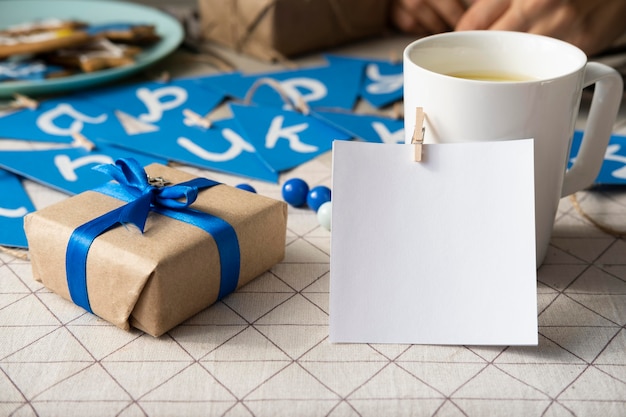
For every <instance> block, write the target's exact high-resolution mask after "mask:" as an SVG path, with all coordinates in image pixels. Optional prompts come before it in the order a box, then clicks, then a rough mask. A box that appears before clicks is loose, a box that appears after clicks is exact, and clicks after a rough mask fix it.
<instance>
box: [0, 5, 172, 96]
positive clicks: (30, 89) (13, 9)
mask: <svg viewBox="0 0 626 417" xmlns="http://www.w3.org/2000/svg"><path fill="white" fill-rule="evenodd" d="M46 18H57V19H68V20H69V19H72V20H80V21H84V22H86V23H93V24H99V23H146V24H152V25H154V26H155V28H156V31H157V33H158V34H159V36H161V40H160V41H159V42H157V43H156V44H155V45H152V46H150V47H148V48H146V49H145V50H144V51H143V52H141V53H140V54H139V55H138V56H137V57H136V60H135V63H134V64H132V65H127V66H124V67H118V68H110V69H104V70H100V71H95V72H92V73H81V74H76V75H70V76H67V77H61V78H53V79H47V80H36V81H5V82H0V97H11V96H13V94H15V93H20V94H24V95H28V96H37V95H44V94H55V93H62V92H68V91H73V90H78V89H84V88H89V87H93V86H96V85H100V84H104V83H107V82H111V81H114V80H118V79H121V78H123V77H127V76H129V75H131V74H134V73H137V72H138V71H141V70H143V69H145V68H146V67H148V66H149V65H152V64H153V63H155V62H157V61H158V60H160V59H161V58H164V57H165V56H167V55H168V54H170V53H171V52H172V51H174V50H175V49H176V48H177V47H178V46H179V45H180V43H181V42H182V40H183V36H184V31H183V28H182V25H181V24H180V23H179V22H178V21H177V20H176V19H174V18H173V17H172V16H170V15H168V14H166V13H164V12H161V11H159V10H157V9H154V8H151V7H148V6H143V5H140V4H135V3H126V2H122V1H115V0H108V1H107V0H0V29H3V28H6V27H7V26H11V25H16V24H20V23H26V22H32V21H36V20H41V19H46Z"/></svg>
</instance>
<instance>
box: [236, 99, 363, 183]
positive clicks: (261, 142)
mask: <svg viewBox="0 0 626 417" xmlns="http://www.w3.org/2000/svg"><path fill="white" fill-rule="evenodd" d="M230 107H231V110H232V112H233V114H234V115H235V119H236V120H237V122H238V123H239V124H240V125H241V128H242V130H243V131H244V132H246V137H247V138H248V140H249V141H250V143H252V144H253V146H254V147H255V148H256V150H257V152H258V153H259V155H260V156H261V158H262V159H263V160H265V161H266V162H267V163H268V164H269V165H270V166H271V167H272V168H273V169H274V170H275V171H283V170H287V169H290V168H294V167H296V166H297V165H300V164H302V163H304V162H307V161H309V160H311V159H313V158H314V157H316V156H318V155H320V154H322V153H324V152H327V151H329V150H330V149H331V148H332V143H333V141H334V140H347V139H351V136H350V135H349V134H346V133H345V132H343V131H340V130H338V129H335V128H334V127H332V126H330V125H329V124H326V123H324V122H321V121H320V120H318V119H316V118H314V117H312V116H305V115H302V114H300V113H297V112H294V111H290V110H280V109H277V108H271V107H257V106H243V105H236V104H231V106H230Z"/></svg>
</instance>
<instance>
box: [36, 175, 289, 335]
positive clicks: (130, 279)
mask: <svg viewBox="0 0 626 417" xmlns="http://www.w3.org/2000/svg"><path fill="white" fill-rule="evenodd" d="M146 172H147V173H148V175H150V176H152V177H158V176H161V177H163V178H165V179H167V180H169V181H170V182H172V183H174V184H176V183H180V182H183V181H187V180H189V179H192V178H194V177H193V176H192V175H190V174H188V173H186V172H183V171H180V170H176V169H173V168H169V167H166V166H163V165H159V164H153V165H149V166H148V167H146ZM123 204H124V203H123V202H122V201H120V200H117V199H115V198H113V197H109V196H106V195H104V194H101V193H99V192H95V191H87V192H84V193H81V194H79V195H76V196H73V197H70V198H68V199H66V200H63V201H61V202H59V203H56V204H53V205H51V206H48V207H46V208H43V209H41V210H38V211H36V212H34V213H32V214H30V215H28V216H26V218H25V221H24V227H25V231H26V235H27V238H28V244H29V251H30V257H31V264H32V269H33V277H34V279H35V280H37V281H39V282H42V283H43V284H44V285H45V286H46V287H47V288H49V289H50V290H52V291H53V292H55V293H57V294H59V295H61V296H62V297H64V298H66V299H68V300H71V297H70V295H69V290H68V286H67V280H66V275H65V253H66V248H67V244H68V241H69V238H70V235H71V234H72V232H73V231H74V229H76V228H77V227H78V226H80V225H82V224H84V223H86V222H88V221H90V220H92V219H94V218H96V217H98V216H100V215H102V214H104V213H107V212H109V211H111V210H114V209H115V208H117V207H120V206H122V205H123ZM192 208H195V209H197V210H200V211H203V212H206V213H210V214H213V215H215V216H218V217H220V218H222V219H224V220H226V221H227V222H228V223H229V224H230V225H231V226H233V227H234V229H235V231H236V234H237V237H238V240H239V246H240V259H241V264H240V275H239V281H238V285H237V288H239V287H241V286H242V285H244V284H246V283H248V282H249V281H251V280H252V279H253V278H255V277H257V276H259V275H260V274H261V273H263V272H264V271H267V270H268V269H270V268H271V267H272V266H273V265H275V264H277V263H278V262H280V261H281V260H282V259H283V257H284V254H285V235H286V228H287V205H286V203H284V202H282V201H278V200H275V199H271V198H268V197H264V196H261V195H258V194H255V193H251V192H248V191H244V190H240V189H238V188H235V187H230V186H228V185H224V184H221V185H217V186H214V187H212V188H209V189H205V190H202V191H200V193H199V195H198V198H197V200H196V201H195V203H194V204H193V205H192ZM219 284H220V265H219V258H218V252H217V245H216V243H215V241H214V240H213V238H212V237H211V235H209V234H208V233H207V232H205V231H203V230H201V229H199V228H197V227H195V226H192V225H189V224H186V223H184V222H181V221H178V220H174V219H172V218H169V217H166V216H162V215H159V214H156V213H150V215H149V216H148V220H147V222H146V227H145V231H144V233H143V234H142V233H141V232H140V231H139V230H138V229H137V228H135V227H134V226H126V227H125V226H118V227H116V228H114V229H112V230H109V231H108V232H106V233H104V234H102V235H100V236H99V237H97V238H96V239H95V241H94V242H93V244H92V246H91V249H90V251H89V254H88V257H87V289H88V293H89V301H90V305H91V308H92V310H93V312H94V313H95V314H96V315H98V316H99V317H101V318H103V319H105V320H107V321H109V322H110V323H113V324H115V325H116V326H118V327H120V328H122V329H125V330H129V329H130V327H131V326H132V327H136V328H138V329H140V330H142V331H144V332H146V333H148V334H150V335H152V336H155V337H156V336H160V335H162V334H163V333H165V332H167V331H168V330H170V329H172V328H173V327H175V326H176V325H178V324H180V323H181V322H183V321H184V320H186V319H188V318H190V317H192V316H193V315H195V314H196V313H198V312H200V311H202V310H203V309H205V308H206V307H208V306H209V305H211V304H213V303H214V302H215V301H216V300H217V296H218V291H219Z"/></svg>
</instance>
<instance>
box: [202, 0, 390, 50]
mask: <svg viewBox="0 0 626 417" xmlns="http://www.w3.org/2000/svg"><path fill="white" fill-rule="evenodd" d="M388 9H389V0H228V1H224V0H199V12H200V24H201V33H202V36H203V38H205V39H207V40H212V41H215V42H217V43H220V44H223V45H226V46H228V47H230V48H233V49H235V50H237V51H238V52H243V53H246V54H248V55H252V56H254V57H256V58H260V59H263V60H266V61H274V60H281V59H284V58H285V57H293V56H295V55H299V54H303V53H306V52H312V51H316V50H322V49H324V48H329V47H334V46H338V45H341V44H345V43H347V42H351V41H355V40H358V39H362V38H366V37H370V36H374V35H380V34H383V33H384V32H385V31H386V30H387V27H388V15H389V13H388Z"/></svg>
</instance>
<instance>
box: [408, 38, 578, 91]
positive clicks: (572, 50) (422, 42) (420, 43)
mask: <svg viewBox="0 0 626 417" xmlns="http://www.w3.org/2000/svg"><path fill="white" fill-rule="evenodd" d="M470 37H471V39H480V38H484V39H487V38H489V39H496V38H499V39H503V38H504V39H507V38H508V39H522V38H523V39H534V40H535V41H540V42H543V43H545V44H548V45H550V44H551V45H556V46H558V47H559V48H564V49H567V50H568V51H569V54H570V55H572V56H576V59H577V60H578V61H579V62H580V64H579V65H577V66H576V67H575V68H572V69H571V70H569V71H564V72H562V73H560V74H559V75H556V76H551V77H539V78H537V79H529V80H508V81H505V80H500V81H489V80H475V79H467V78H459V77H454V76H451V75H449V74H445V73H442V72H439V71H436V70H432V69H429V68H427V67H425V66H424V65H421V64H419V63H417V62H415V60H414V59H413V58H412V57H411V56H410V54H411V53H412V52H413V51H415V50H416V49H419V48H420V47H425V46H427V45H429V44H433V43H436V42H438V41H440V40H441V39H446V41H449V40H451V39H459V40H460V41H459V42H461V40H462V39H469V38H470ZM403 59H404V62H405V64H406V63H410V64H411V65H412V66H414V67H416V68H419V69H421V70H423V71H427V72H429V73H432V74H434V75H438V76H442V77H446V78H450V79H454V80H458V81H459V82H470V83H485V84H493V83H498V84H529V83H530V84H532V83H536V82H542V81H547V80H552V79H559V78H563V77H567V76H570V75H572V74H575V73H577V72H579V71H580V70H581V69H583V68H584V67H585V65H586V64H587V61H588V57H587V55H586V54H585V53H584V52H583V51H582V50H581V49H580V48H578V47H577V46H575V45H573V44H571V43H569V42H566V41H563V40H560V39H557V38H553V37H550V36H545V35H539V34H535V33H527V32H518V31H506V30H468V31H456V32H455V31H453V32H443V33H437V34H434V35H428V36H424V37H422V38H419V39H416V40H414V41H412V42H410V43H409V44H408V45H407V46H406V47H405V48H404V52H403Z"/></svg>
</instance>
